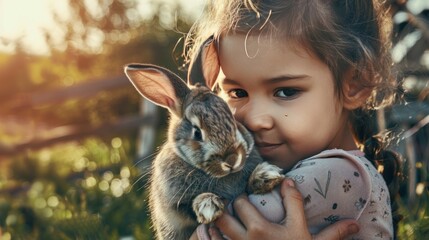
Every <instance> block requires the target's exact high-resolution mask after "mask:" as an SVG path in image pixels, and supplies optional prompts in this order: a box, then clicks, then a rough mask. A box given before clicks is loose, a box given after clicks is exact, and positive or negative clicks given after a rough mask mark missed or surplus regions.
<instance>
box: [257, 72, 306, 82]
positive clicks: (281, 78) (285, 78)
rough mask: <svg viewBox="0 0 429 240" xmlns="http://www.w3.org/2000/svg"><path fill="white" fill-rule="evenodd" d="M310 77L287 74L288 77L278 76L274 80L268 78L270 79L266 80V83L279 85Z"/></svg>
mask: <svg viewBox="0 0 429 240" xmlns="http://www.w3.org/2000/svg"><path fill="white" fill-rule="evenodd" d="M308 77H309V76H308V75H306V74H298V75H294V74H286V75H281V76H277V77H273V78H268V79H265V80H264V81H265V82H268V83H279V82H284V81H289V80H300V79H305V78H308Z"/></svg>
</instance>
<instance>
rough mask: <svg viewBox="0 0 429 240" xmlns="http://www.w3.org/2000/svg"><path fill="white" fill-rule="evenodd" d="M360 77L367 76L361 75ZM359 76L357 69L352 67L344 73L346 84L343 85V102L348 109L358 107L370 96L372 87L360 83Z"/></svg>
mask: <svg viewBox="0 0 429 240" xmlns="http://www.w3.org/2000/svg"><path fill="white" fill-rule="evenodd" d="M360 77H365V75H361V76H360ZM356 78H357V74H356V70H355V69H354V68H351V69H349V70H347V72H346V73H345V74H344V85H343V89H342V91H343V96H344V99H343V104H344V107H345V108H346V109H348V110H354V109H357V108H359V107H361V106H363V105H364V104H365V102H366V101H367V99H368V98H369V97H370V95H371V92H372V89H373V88H372V87H368V86H364V85H362V84H360V83H359V81H360V80H359V79H356Z"/></svg>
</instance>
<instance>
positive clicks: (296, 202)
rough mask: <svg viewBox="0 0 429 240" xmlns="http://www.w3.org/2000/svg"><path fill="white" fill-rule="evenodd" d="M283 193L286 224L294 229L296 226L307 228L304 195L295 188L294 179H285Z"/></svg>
mask: <svg viewBox="0 0 429 240" xmlns="http://www.w3.org/2000/svg"><path fill="white" fill-rule="evenodd" d="M281 195H282V198H283V206H284V208H285V209H286V221H285V223H284V224H285V226H287V227H288V228H289V229H294V228H295V227H297V228H303V227H305V228H307V221H306V220H305V214H304V205H303V200H302V196H301V193H300V192H299V191H298V190H297V189H296V188H295V183H294V182H293V180H291V179H285V180H283V182H282V185H281Z"/></svg>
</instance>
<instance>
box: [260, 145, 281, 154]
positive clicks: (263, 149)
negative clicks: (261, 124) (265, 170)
mask: <svg viewBox="0 0 429 240" xmlns="http://www.w3.org/2000/svg"><path fill="white" fill-rule="evenodd" d="M255 145H256V148H257V149H258V152H259V153H260V154H261V155H268V154H269V153H270V152H272V151H274V150H275V149H276V148H278V147H280V146H281V145H282V144H275V143H265V142H258V143H256V144H255Z"/></svg>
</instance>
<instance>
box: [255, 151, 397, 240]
mask: <svg viewBox="0 0 429 240" xmlns="http://www.w3.org/2000/svg"><path fill="white" fill-rule="evenodd" d="M286 176H287V177H289V178H292V179H293V180H294V181H295V183H296V187H297V188H298V190H299V191H300V192H301V194H302V196H303V198H304V207H305V214H306V219H307V223H308V226H309V230H310V232H311V233H317V232H319V231H320V230H321V229H323V228H325V227H326V226H328V225H330V224H333V223H335V222H337V221H339V220H342V219H350V218H352V219H356V220H358V222H359V224H360V229H361V230H360V232H359V233H358V234H356V235H354V236H352V237H351V238H350V239H353V240H358V239H392V238H393V225H392V216H391V208H390V197H389V193H388V189H387V186H386V184H385V182H384V180H383V177H382V176H381V175H380V174H379V173H378V171H377V170H376V169H375V168H374V167H373V165H372V164H371V163H370V162H369V161H368V160H367V159H366V158H365V157H364V156H363V153H361V152H359V151H353V152H346V151H343V150H338V149H333V150H327V151H323V152H322V153H320V154H318V155H315V156H313V157H311V158H308V159H305V160H303V161H300V162H299V163H298V164H296V165H295V167H294V168H293V169H292V170H291V171H289V172H288V173H287V174H286ZM249 200H250V201H251V202H252V203H253V204H254V205H255V207H256V208H258V209H259V211H260V212H261V213H262V215H264V216H265V217H266V218H267V219H268V220H270V221H273V222H281V221H282V220H283V219H284V217H285V216H284V209H283V205H282V202H281V197H280V194H279V192H278V189H277V190H276V191H273V192H271V193H267V194H262V195H250V196H249Z"/></svg>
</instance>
